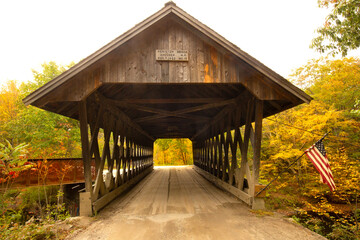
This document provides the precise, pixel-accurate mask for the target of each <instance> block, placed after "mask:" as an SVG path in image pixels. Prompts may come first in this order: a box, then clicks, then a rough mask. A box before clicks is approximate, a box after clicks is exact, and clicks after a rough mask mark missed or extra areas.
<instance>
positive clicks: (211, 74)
mask: <svg viewBox="0 0 360 240" xmlns="http://www.w3.org/2000/svg"><path fill="white" fill-rule="evenodd" d="M157 49H170V50H175V49H176V50H188V54H189V61H186V62H185V61H184V62H173V61H157V60H156V57H155V51H156V50H157ZM100 68H101V71H100V72H101V73H102V75H103V77H101V81H102V82H104V83H134V82H136V83H221V82H223V83H234V82H239V77H238V74H236V73H237V69H236V62H235V59H233V58H231V57H230V54H227V53H226V52H225V50H222V51H221V50H220V51H219V49H218V48H215V47H214V46H212V45H210V44H209V43H208V42H207V41H205V40H203V39H201V38H199V37H198V36H196V35H195V34H194V33H193V32H191V31H190V30H188V29H185V28H184V27H182V26H180V25H178V24H175V23H172V24H171V25H170V26H168V28H167V30H166V28H157V29H156V30H155V31H151V32H150V31H148V32H143V33H141V34H139V35H138V36H137V37H136V38H134V39H132V40H130V41H129V42H127V43H126V44H124V46H122V47H121V48H120V49H119V50H118V51H116V52H114V53H113V54H112V55H111V57H110V58H108V59H107V60H105V62H104V63H103V64H102V65H101V66H100Z"/></svg>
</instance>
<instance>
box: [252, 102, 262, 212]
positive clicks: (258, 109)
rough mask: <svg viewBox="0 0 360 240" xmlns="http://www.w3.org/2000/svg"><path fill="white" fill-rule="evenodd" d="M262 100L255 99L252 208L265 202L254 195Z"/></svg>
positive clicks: (257, 172) (257, 178) (257, 166)
mask: <svg viewBox="0 0 360 240" xmlns="http://www.w3.org/2000/svg"><path fill="white" fill-rule="evenodd" d="M263 108H264V102H263V101H261V100H256V101H255V132H254V159H253V184H254V190H253V191H252V193H251V194H252V196H253V201H252V206H251V207H252V209H265V202H264V199H263V198H256V197H255V194H256V193H255V189H256V185H258V184H259V173H260V153H261V133H262V119H263Z"/></svg>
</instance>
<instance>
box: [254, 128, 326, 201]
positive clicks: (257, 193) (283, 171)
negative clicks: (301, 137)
mask: <svg viewBox="0 0 360 240" xmlns="http://www.w3.org/2000/svg"><path fill="white" fill-rule="evenodd" d="M329 133H330V132H327V133H325V134H324V136H323V137H322V138H320V139H319V140H318V141H317V142H316V143H318V142H320V141H322V140H323V139H324V138H325V137H326V136H327V135H328V134H329ZM316 143H314V144H313V145H312V146H314V145H315V144H316ZM305 153H306V151H304V152H303V154H301V156H299V157H298V158H296V159H295V160H294V161H293V162H292V163H291V164H290V165H289V166H288V167H287V168H285V169H284V170H282V171H281V172H280V173H279V174H278V175H277V176H276V177H275V178H274V179H273V180H271V181H270V182H269V183H268V184H267V185H266V186H265V187H264V188H263V189H261V190H260V191H259V192H258V193H256V194H255V196H254V197H257V196H258V195H259V194H260V193H262V192H263V191H265V189H267V188H268V187H269V186H270V184H271V183H273V182H274V181H275V180H276V179H278V178H279V177H280V175H281V174H283V173H284V172H286V171H287V170H288V169H289V168H290V167H291V166H292V165H294V164H295V163H296V162H297V161H298V160H299V159H300V158H301V157H302V156H304V155H305Z"/></svg>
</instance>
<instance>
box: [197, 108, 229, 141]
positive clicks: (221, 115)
mask: <svg viewBox="0 0 360 240" xmlns="http://www.w3.org/2000/svg"><path fill="white" fill-rule="evenodd" d="M231 109H232V108H231V106H226V107H224V108H223V109H222V110H221V111H220V112H219V113H218V114H216V115H215V117H214V118H213V119H212V120H211V122H209V123H208V124H206V125H205V126H204V127H203V128H202V129H200V130H199V131H197V132H196V133H195V134H194V136H192V137H191V140H192V141H193V140H195V139H196V138H197V137H199V136H200V135H201V134H203V133H204V132H205V131H206V130H208V129H209V128H210V127H211V126H212V125H214V124H216V123H217V122H219V121H220V120H222V119H223V118H224V117H225V115H227V114H228V113H229V112H230V111H231Z"/></svg>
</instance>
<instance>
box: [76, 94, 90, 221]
mask: <svg viewBox="0 0 360 240" xmlns="http://www.w3.org/2000/svg"><path fill="white" fill-rule="evenodd" d="M79 119H80V134H81V148H82V158H83V163H84V178H85V193H81V194H80V215H81V216H91V215H92V201H91V192H92V179H91V156H90V149H89V136H88V122H87V111H86V100H83V101H80V102H79Z"/></svg>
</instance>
